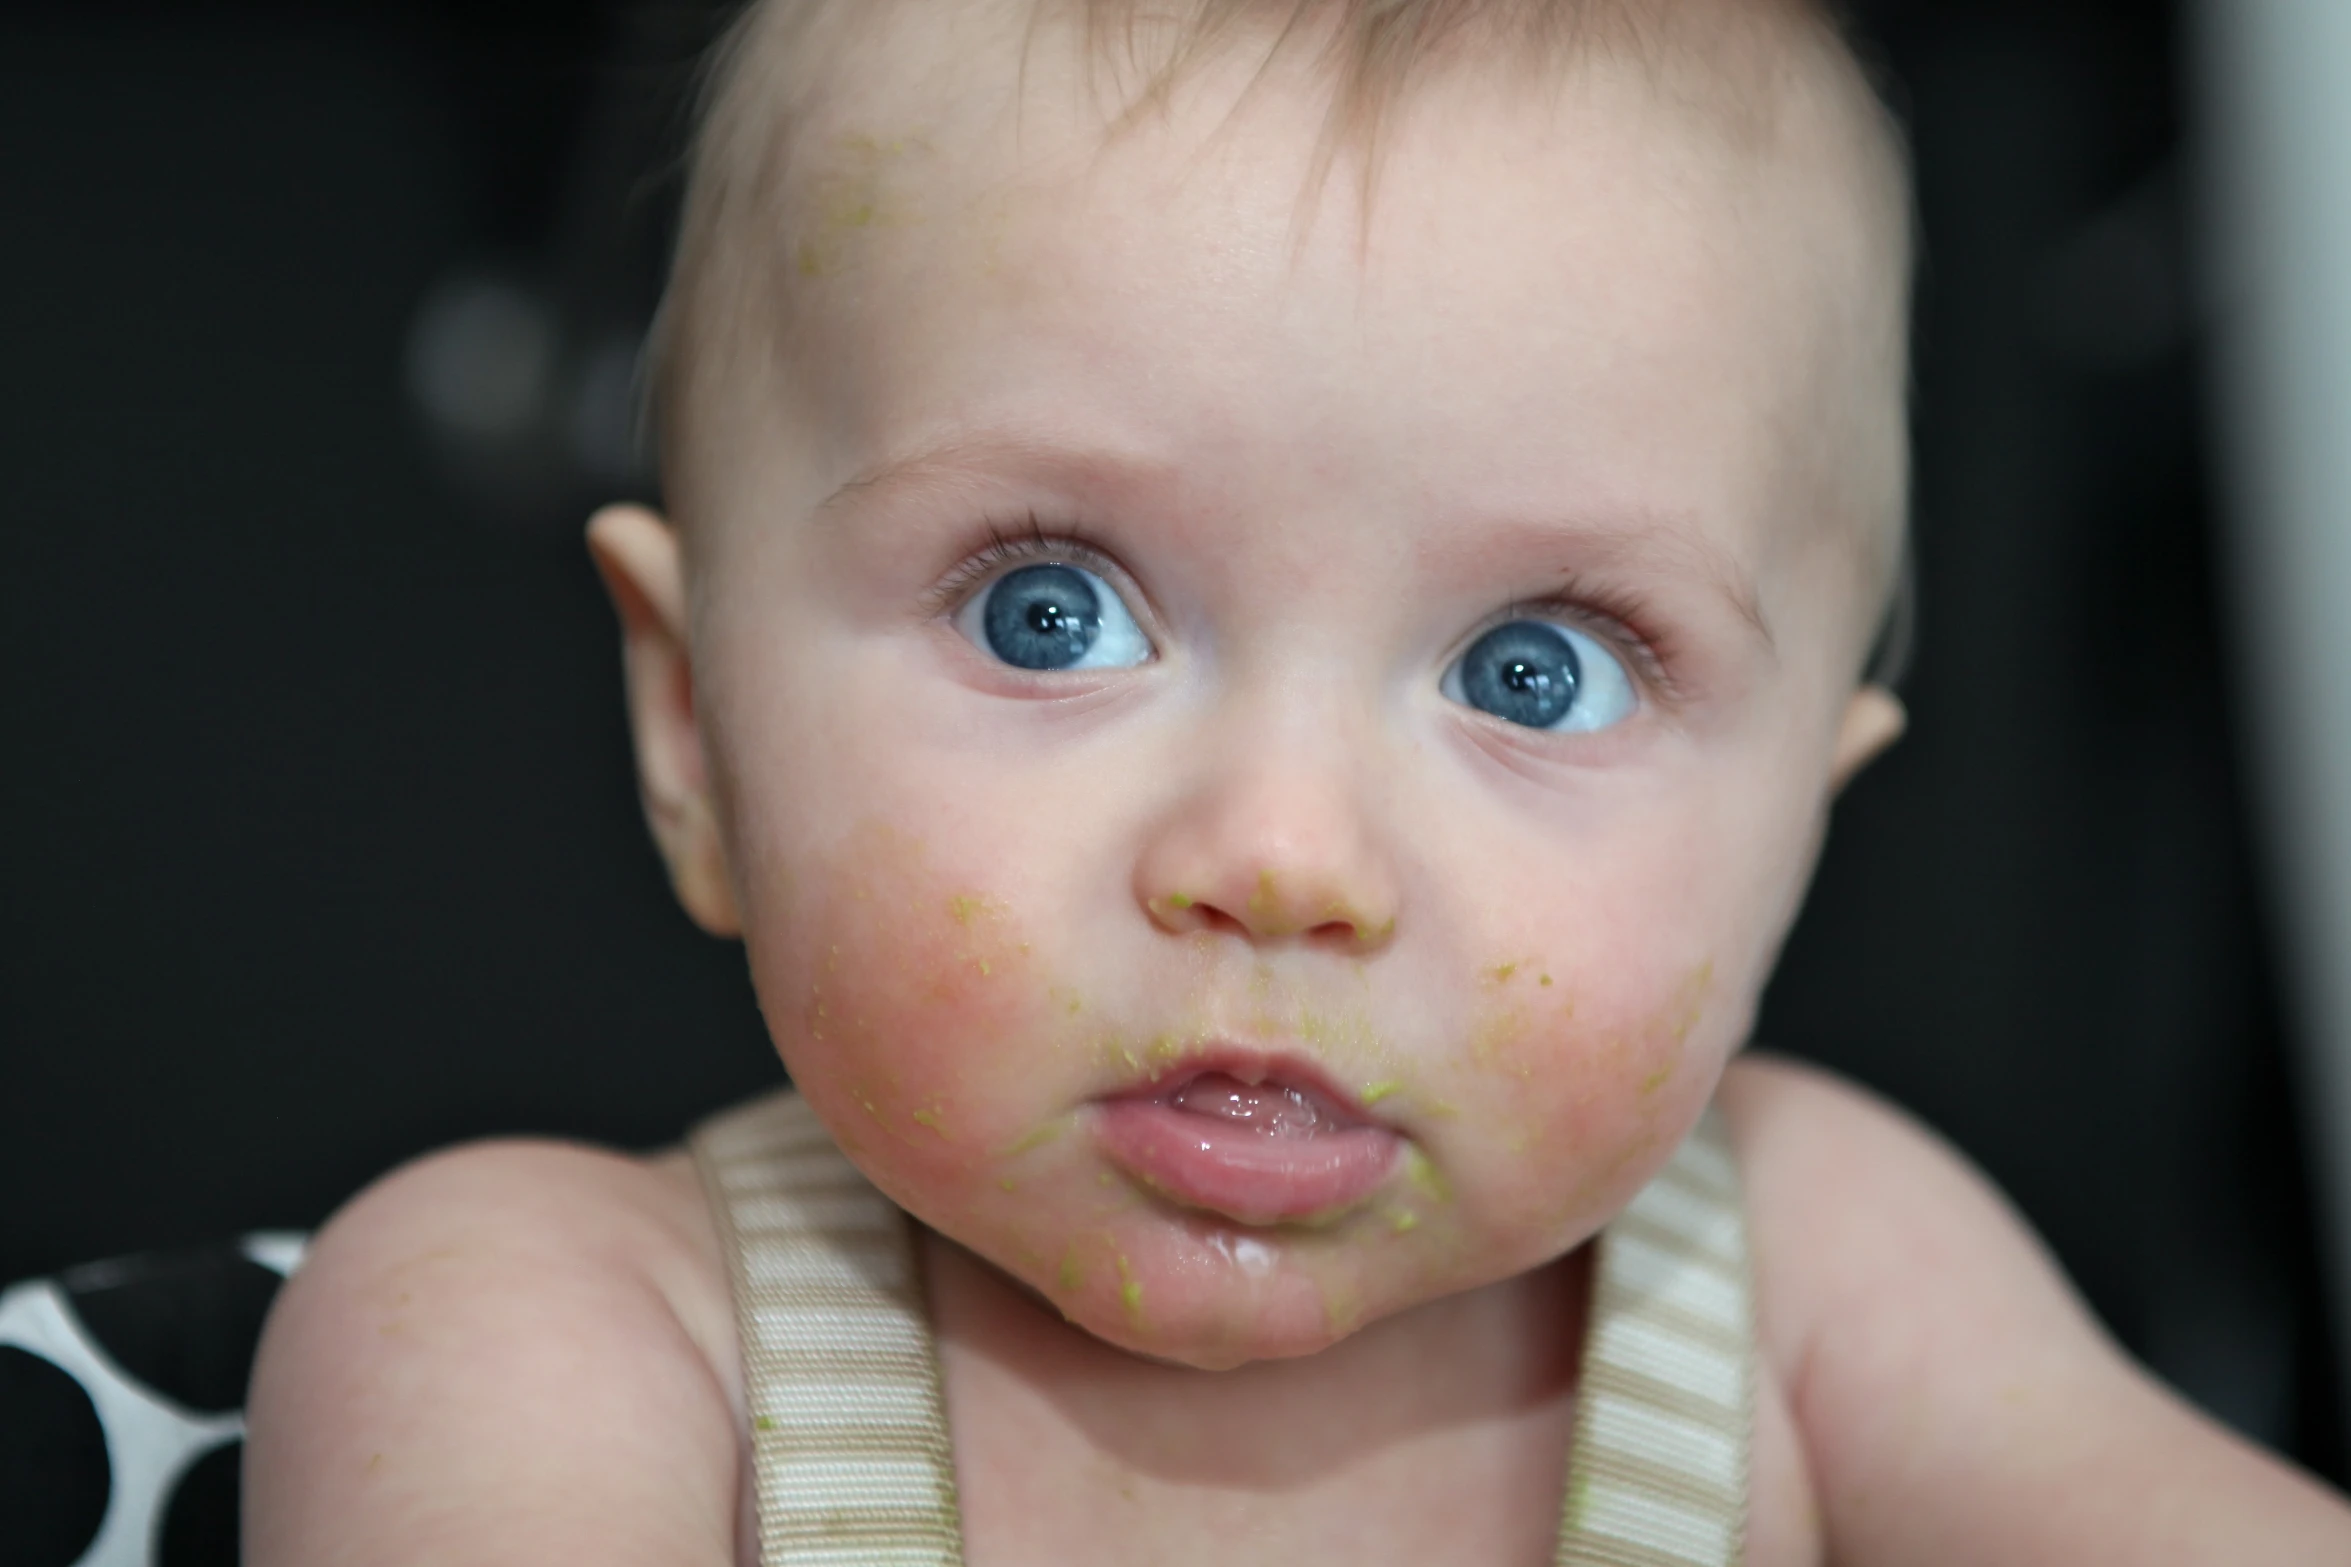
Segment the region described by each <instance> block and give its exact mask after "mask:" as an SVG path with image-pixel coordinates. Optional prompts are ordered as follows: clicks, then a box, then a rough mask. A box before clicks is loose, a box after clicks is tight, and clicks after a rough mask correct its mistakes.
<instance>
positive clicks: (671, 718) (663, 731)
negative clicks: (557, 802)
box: [588, 506, 742, 936]
mask: <svg viewBox="0 0 2351 1567" xmlns="http://www.w3.org/2000/svg"><path fill="white" fill-rule="evenodd" d="M588 553H589V555H590V556H592V557H593V558H594V560H595V562H596V570H597V571H598V572H599V573H601V574H602V576H603V578H604V588H605V591H606V592H608V593H610V594H611V595H612V607H613V608H614V609H615V610H617V611H618V612H619V613H620V634H621V651H622V663H623V669H624V673H625V678H626V680H627V684H628V704H629V725H630V727H631V728H632V729H633V730H634V731H635V733H636V741H637V787H638V793H639V795H640V797H641V798H642V799H643V801H644V804H645V822H646V825H648V826H649V827H651V828H652V829H653V842H654V844H655V845H656V846H657V847H658V848H659V849H660V850H661V858H662V859H663V860H664V861H665V862H666V863H667V864H668V866H669V882H670V885H671V886H672V887H673V888H675V889H676V890H677V895H678V902H680V903H681V904H683V905H685V909H686V912H687V913H688V914H689V915H691V916H692V917H693V920H694V923H695V924H697V925H699V926H701V927H702V928H703V929H704V930H706V931H709V932H710V933H711V934H712V935H714V936H732V935H735V934H737V933H738V932H739V931H740V930H741V928H742V920H741V918H740V916H739V915H738V913H737V912H736V908H735V889H734V883H733V881H732V880H731V879H730V878H729V877H728V875H727V859H726V844H725V842H724V840H723V839H722V838H721V837H720V836H719V831H718V814H717V812H716V811H715V810H714V809H713V808H712V802H711V797H710V775H709V772H708V770H707V769H706V768H705V766H704V765H703V756H702V731H701V729H700V727H699V726H698V725H697V724H696V722H695V717H694V664H693V650H692V646H691V644H690V643H689V642H688V640H687V637H686V579H685V568H684V563H683V561H682V560H681V558H680V556H679V553H678V536H677V533H676V531H675V530H673V529H672V528H671V527H670V525H669V524H668V523H666V522H664V521H663V520H662V519H661V518H660V517H658V516H656V515H655V514H654V513H652V512H650V511H647V510H646V509H645V508H644V507H642V506H607V507H605V508H604V509H603V510H602V511H600V512H598V513H596V515H595V516H594V517H593V518H591V519H589V522H588Z"/></svg>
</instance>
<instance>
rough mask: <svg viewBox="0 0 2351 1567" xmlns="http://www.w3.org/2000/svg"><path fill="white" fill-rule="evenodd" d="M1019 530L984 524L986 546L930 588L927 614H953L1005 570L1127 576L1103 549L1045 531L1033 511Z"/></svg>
mask: <svg viewBox="0 0 2351 1567" xmlns="http://www.w3.org/2000/svg"><path fill="white" fill-rule="evenodd" d="M1018 527H1019V530H1020V531H1019V532H1017V533H1013V534H1007V533H1006V532H1005V531H1004V526H1003V524H1002V523H999V522H996V521H993V520H991V521H990V522H988V524H987V530H988V542H987V543H986V544H985V545H983V546H981V547H980V548H979V549H978V550H976V551H974V552H973V553H972V554H971V555H969V556H967V557H965V559H964V560H963V562H962V563H961V564H960V565H958V566H957V567H956V568H955V569H954V570H953V571H950V572H949V573H947V575H946V576H945V577H944V578H942V579H941V580H940V582H939V585H938V586H937V587H935V588H933V589H931V591H930V595H929V597H930V610H931V613H932V614H934V615H948V614H952V613H954V612H955V611H956V610H957V609H959V608H961V607H962V605H963V602H964V600H965V599H967V598H969V597H970V596H971V595H972V594H973V593H975V592H977V591H978V590H979V589H980V588H982V587H984V586H986V585H987V583H988V582H989V581H990V580H991V579H993V578H995V577H997V576H999V575H1001V574H1002V573H1003V572H1004V570H1005V568H1006V567H1008V566H1029V565H1036V564H1038V563H1041V562H1045V561H1058V562H1065V563H1067V564H1069V565H1072V566H1083V567H1085V568H1086V570H1088V571H1090V572H1092V573H1094V575H1096V576H1098V577H1101V578H1102V579H1104V580H1105V581H1108V582H1112V583H1123V582H1125V581H1126V573H1125V572H1123V571H1121V570H1119V568H1118V564H1117V563H1116V562H1115V561H1113V560H1112V559H1111V558H1110V557H1109V556H1108V555H1107V554H1105V553H1104V552H1103V551H1102V550H1100V549H1098V548H1096V547H1095V546H1094V545H1091V544H1088V543H1087V542H1086V541H1085V540H1083V539H1080V538H1074V537H1072V536H1070V535H1069V534H1066V533H1048V532H1047V531H1046V530H1045V524H1044V520H1043V519H1042V518H1040V517H1039V516H1038V515H1037V514H1036V513H1035V512H1033V511H1032V512H1029V513H1028V514H1026V515H1025V516H1023V517H1022V518H1021V520H1020V522H1019V524H1018Z"/></svg>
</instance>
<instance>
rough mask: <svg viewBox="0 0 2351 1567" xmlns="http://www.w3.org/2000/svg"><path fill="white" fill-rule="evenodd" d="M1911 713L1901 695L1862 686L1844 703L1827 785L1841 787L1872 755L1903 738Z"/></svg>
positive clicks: (1874, 687)
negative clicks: (1903, 703)
mask: <svg viewBox="0 0 2351 1567" xmlns="http://www.w3.org/2000/svg"><path fill="white" fill-rule="evenodd" d="M1909 723H1910V715H1909V714H1908V713H1907V712H1906V711H1904V710H1903V707H1902V699H1901V698H1900V697H1898V696H1896V695H1895V694H1894V693H1893V692H1891V691H1889V690H1887V689H1886V688H1885V687H1884V686H1875V685H1872V686H1863V687H1862V688H1861V689H1860V690H1858V691H1856V692H1854V693H1853V697H1852V700H1850V701H1848V702H1847V703H1846V704H1845V717H1844V720H1843V722H1841V723H1839V724H1838V725H1837V749H1836V753H1835V756H1834V757H1833V758H1832V759H1831V761H1830V764H1829V786H1830V787H1831V788H1832V789H1842V788H1844V787H1845V784H1846V781H1847V780H1848V779H1850V778H1851V777H1852V776H1853V775H1854V774H1855V773H1857V772H1859V771H1861V769H1862V768H1863V767H1864V766H1866V765H1867V764H1868V763H1869V762H1870V760H1871V759H1872V758H1874V757H1875V756H1876V755H1877V754H1878V753H1879V752H1880V751H1883V750H1884V749H1885V748H1886V747H1887V746H1890V745H1892V744H1893V743H1894V742H1895V741H1897V740H1899V739H1901V738H1902V731H1903V730H1904V729H1905V728H1907V727H1908V726H1909Z"/></svg>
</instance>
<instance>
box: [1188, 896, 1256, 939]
mask: <svg viewBox="0 0 2351 1567" xmlns="http://www.w3.org/2000/svg"><path fill="white" fill-rule="evenodd" d="M1192 914H1193V917H1194V918H1196V919H1198V920H1199V922H1200V928H1201V929H1202V930H1213V931H1217V932H1220V933H1222V934H1224V935H1227V936H1245V935H1247V934H1248V933H1249V927H1247V926H1246V925H1243V924H1242V923H1241V922H1240V921H1239V920H1237V919H1234V918H1233V917H1232V916H1231V915H1230V914H1227V913H1226V912H1225V911H1224V910H1222V909H1220V908H1217V907H1215V906H1213V905H1211V904H1206V903H1200V904H1195V905H1193V907H1192Z"/></svg>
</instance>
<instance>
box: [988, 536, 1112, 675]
mask: <svg viewBox="0 0 2351 1567" xmlns="http://www.w3.org/2000/svg"><path fill="white" fill-rule="evenodd" d="M955 625H956V629H957V630H959V631H961V632H962V633H963V634H964V635H965V636H967V637H969V638H970V639H971V640H972V641H973V642H975V643H977V644H978V645H979V646H981V647H983V648H986V649H987V650H988V651H989V652H991V653H993V654H995V655H996V656H997V657H998V658H1000V659H1002V660H1004V662H1005V663H1007V664H1010V665H1011V666H1012V667H1013V668H1015V669H1128V668H1132V667H1133V666H1134V665H1136V664H1140V663H1142V662H1143V661H1144V660H1145V659H1147V658H1149V657H1150V656H1151V644H1150V642H1149V640H1148V639H1146V638H1145V637H1144V635H1143V631H1142V628H1141V627H1139V626H1137V625H1136V624H1135V617H1134V616H1132V615H1130V614H1128V613H1127V607H1126V603H1125V601H1124V600H1122V599H1120V598H1119V596H1118V594H1117V592H1116V591H1114V590H1113V589H1112V588H1111V586H1110V584H1108V583H1106V582H1104V581H1103V580H1102V579H1101V578H1100V577H1097V576H1095V575H1094V574H1093V573H1092V572H1090V571H1087V570H1085V569H1083V568H1082V567H1078V566H1065V565H1062V564H1060V563H1058V562H1055V563H1051V564H1044V565H1036V566H1023V567H1021V568H1020V569H1019V570H1018V571H1008V572H1006V573H1005V574H1004V575H1003V576H1001V577H998V578H997V579H996V580H995V581H993V582H991V583H989V584H988V585H987V586H986V587H985V588H983V589H981V590H980V591H979V592H978V593H977V594H974V595H973V597H972V599H971V602H969V603H968V604H966V605H964V607H963V608H962V609H961V610H959V611H958V612H957V613H956V616H955Z"/></svg>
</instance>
